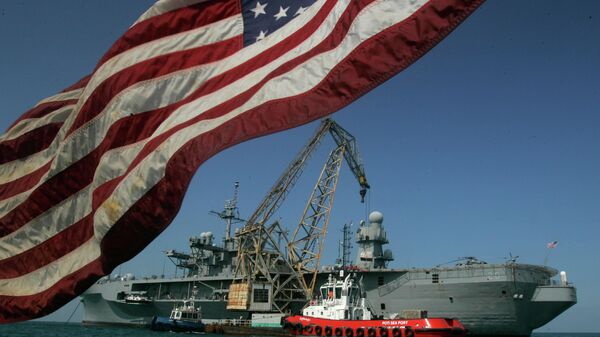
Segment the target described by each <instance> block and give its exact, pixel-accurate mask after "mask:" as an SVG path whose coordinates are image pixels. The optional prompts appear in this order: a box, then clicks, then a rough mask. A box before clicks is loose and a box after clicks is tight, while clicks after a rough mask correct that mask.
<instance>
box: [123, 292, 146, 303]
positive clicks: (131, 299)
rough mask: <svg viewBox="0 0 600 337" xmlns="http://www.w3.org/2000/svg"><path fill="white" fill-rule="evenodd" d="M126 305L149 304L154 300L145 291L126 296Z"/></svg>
mask: <svg viewBox="0 0 600 337" xmlns="http://www.w3.org/2000/svg"><path fill="white" fill-rule="evenodd" d="M125 303H130V304H149V303H152V300H151V299H150V298H149V297H148V294H147V293H146V292H145V291H140V292H133V291H132V292H131V293H129V294H127V296H125Z"/></svg>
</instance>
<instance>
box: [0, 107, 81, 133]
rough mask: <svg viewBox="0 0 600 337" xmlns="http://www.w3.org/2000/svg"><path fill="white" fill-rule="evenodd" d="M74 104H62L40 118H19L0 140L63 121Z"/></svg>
mask: <svg viewBox="0 0 600 337" xmlns="http://www.w3.org/2000/svg"><path fill="white" fill-rule="evenodd" d="M74 107H75V104H71V105H67V106H64V107H62V108H60V109H58V110H56V111H53V112H51V113H49V114H47V115H46V116H44V117H41V118H28V119H23V120H21V121H20V122H19V123H18V124H17V125H15V126H14V127H12V128H11V129H10V130H8V131H7V132H6V133H5V134H3V135H2V136H0V142H5V141H7V140H11V139H15V138H18V137H20V136H22V135H24V134H26V133H27V132H29V131H33V130H35V129H38V128H40V127H42V126H44V125H48V124H52V123H61V122H64V121H65V120H66V119H67V117H68V116H69V115H70V114H71V112H72V111H73V108H74Z"/></svg>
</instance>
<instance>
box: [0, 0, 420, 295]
mask: <svg viewBox="0 0 600 337" xmlns="http://www.w3.org/2000/svg"><path fill="white" fill-rule="evenodd" d="M402 2H403V1H402V0H388V1H378V2H375V3H373V4H372V5H370V6H369V7H368V8H366V9H364V10H363V11H362V12H361V13H360V14H359V16H358V17H357V18H356V20H355V21H354V22H353V23H352V26H351V27H350V31H349V33H348V34H347V36H346V37H345V38H344V40H343V42H342V44H341V45H340V46H338V47H337V48H336V49H334V50H332V51H330V52H328V53H324V54H321V55H318V56H317V57H315V58H314V59H311V60H309V61H308V62H306V63H305V64H303V65H301V66H299V67H297V68H295V69H293V70H292V71H291V72H289V73H287V74H284V75H282V76H280V77H277V78H274V79H272V80H271V81H269V82H268V83H267V84H266V85H265V86H264V87H263V88H262V89H261V90H260V92H258V93H257V94H256V95H255V96H254V97H253V98H252V100H250V101H249V102H247V103H246V104H245V105H244V106H242V107H240V108H239V109H236V110H234V111H232V112H230V113H229V114H226V115H224V116H222V117H220V118H217V119H213V120H204V121H201V122H199V123H196V124H194V125H192V126H190V127H188V128H185V129H182V130H180V131H178V132H177V133H175V134H174V135H172V136H171V137H169V139H168V140H166V141H165V142H163V143H162V144H161V145H160V146H159V148H157V150H156V151H154V152H152V153H151V154H150V155H148V157H146V158H145V159H144V160H143V161H142V162H141V163H140V165H138V166H137V167H136V168H135V169H134V170H132V172H131V173H130V174H129V175H127V177H126V178H125V179H124V180H123V181H122V182H121V183H120V184H119V186H118V187H117V188H116V190H115V193H114V194H113V195H112V197H111V198H109V199H108V200H106V201H105V203H104V204H103V205H102V207H100V208H99V209H98V211H97V212H96V214H95V216H94V229H95V235H96V239H97V242H100V240H101V238H102V237H103V236H104V235H105V233H106V232H108V230H110V228H111V227H112V225H114V223H115V222H116V221H117V220H118V219H119V218H120V217H121V216H122V215H123V214H124V213H125V212H126V211H127V210H128V209H129V208H130V207H131V206H132V205H133V204H134V203H135V202H137V201H138V200H139V198H141V197H142V196H143V195H144V194H145V193H146V192H147V191H148V190H149V189H151V188H152V187H153V186H154V185H155V184H156V183H157V182H158V181H160V179H161V178H162V177H163V176H164V170H165V167H166V163H167V160H168V159H169V158H171V156H173V155H174V154H175V153H176V152H177V151H178V150H179V149H180V148H181V146H182V144H185V143H186V142H187V141H188V140H190V139H193V138H195V137H197V136H199V135H201V134H203V133H206V132H209V131H211V130H214V129H215V128H216V127H218V126H220V125H222V124H224V123H226V122H228V121H230V120H231V119H233V118H235V117H237V116H239V115H241V114H243V113H244V112H245V111H247V110H248V109H251V108H253V107H256V106H258V105H261V104H263V103H265V102H268V101H272V100H276V99H280V98H283V97H289V96H295V95H298V94H300V93H303V92H306V91H308V90H310V89H311V88H313V86H314V85H316V84H318V83H320V81H321V80H322V79H323V78H325V76H326V75H327V73H328V70H331V69H333V67H335V65H336V64H337V63H338V62H339V61H340V60H341V59H343V57H345V56H347V55H348V54H349V53H350V52H352V51H353V50H354V49H355V48H356V47H357V46H358V45H360V43H362V42H364V41H366V40H367V39H368V38H370V37H371V36H373V35H375V34H377V33H379V32H380V31H381V30H383V29H385V28H387V27H389V26H391V25H393V24H395V23H397V22H400V21H402V20H403V19H405V18H406V17H407V16H409V15H410V13H412V12H413V11H414V10H416V9H417V8H418V6H416V5H415V6H411V7H405V6H404V4H403V3H402ZM399 8H403V9H404V10H403V12H402V13H398V9H399ZM374 18H377V20H374ZM375 21H377V22H375ZM316 68H318V70H321V71H314V70H316ZM310 69H312V70H313V73H311V76H315V78H311V81H310V83H304V81H295V80H294V79H297V78H299V77H300V76H302V77H303V78H305V79H306V74H307V71H309V70H310ZM295 82H299V83H295ZM282 89H283V90H282ZM286 90H291V91H286ZM194 103H196V102H194ZM193 105H194V104H188V105H186V106H185V107H182V109H183V110H182V111H181V112H182V113H186V112H187V111H186V110H188V109H193V108H194V107H193ZM78 254H79V255H78V256H80V260H81V261H78V262H79V263H80V264H81V263H84V264H83V265H85V264H87V263H89V262H91V261H93V260H94V259H95V258H97V257H98V256H96V255H94V254H87V253H86V254H83V253H78ZM69 255H72V254H69ZM65 260H68V259H67V258H65ZM84 260H85V261H84ZM71 262H72V261H71V260H68V263H71ZM85 262H87V263H85ZM65 263H67V262H65ZM69 267H70V266H69V265H63V264H61V265H60V266H56V265H53V266H51V267H49V268H50V270H49V274H50V275H51V276H52V277H43V275H44V274H43V273H42V270H46V269H47V268H46V267H44V268H41V269H40V270H38V271H36V272H34V273H38V272H39V273H40V274H36V276H37V277H39V279H41V280H43V282H40V284H39V286H38V287H37V288H29V289H27V290H23V291H22V292H21V294H23V295H25V294H34V293H37V292H40V291H43V290H45V289H47V288H49V287H50V286H51V285H52V284H54V283H55V282H57V279H56V278H55V277H54V276H53V275H54V271H55V270H56V269H57V268H58V269H61V270H62V269H65V270H66V271H64V272H61V273H62V275H63V276H62V277H64V276H66V275H68V273H66V272H68V271H70V270H71V269H70V268H69ZM28 275H31V274H28ZM28 275H26V276H21V277H19V278H15V279H11V280H9V281H10V284H8V283H5V284H6V285H4V284H3V285H2V286H5V287H7V288H10V289H15V290H17V289H18V287H19V284H20V283H19V282H20V281H21V278H24V277H27V276H28ZM2 286H0V289H2ZM1 293H2V291H0V294H1Z"/></svg>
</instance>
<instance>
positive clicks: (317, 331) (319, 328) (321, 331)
mask: <svg viewBox="0 0 600 337" xmlns="http://www.w3.org/2000/svg"><path fill="white" fill-rule="evenodd" d="M322 333H323V328H321V327H320V326H318V325H317V326H316V327H315V334H316V335H317V336H321V334H322Z"/></svg>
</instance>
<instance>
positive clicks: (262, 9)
mask: <svg viewBox="0 0 600 337" xmlns="http://www.w3.org/2000/svg"><path fill="white" fill-rule="evenodd" d="M267 5H268V3H265V4H264V5H262V4H261V3H260V1H257V2H256V7H254V8H253V9H251V10H250V11H251V12H254V18H255V19H256V17H257V16H259V15H261V14H267V13H266V12H265V7H267Z"/></svg>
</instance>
